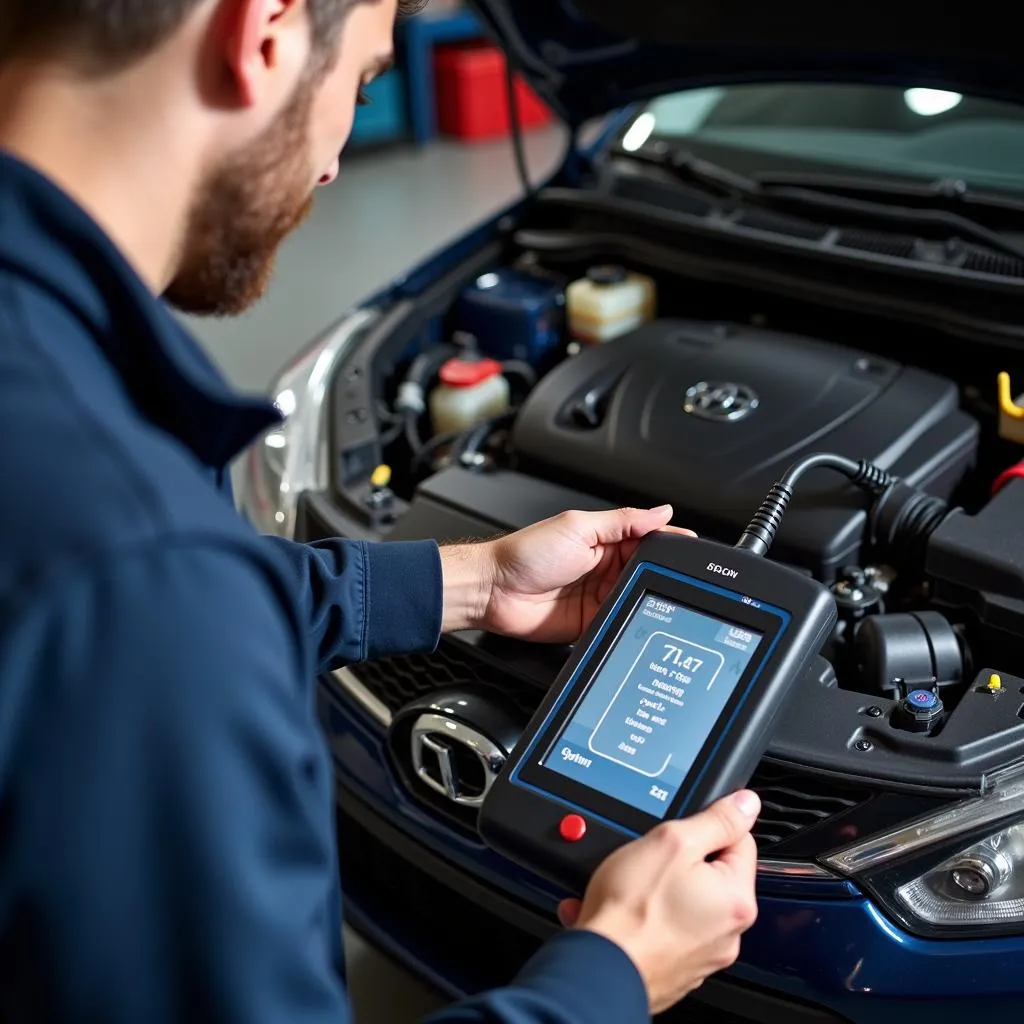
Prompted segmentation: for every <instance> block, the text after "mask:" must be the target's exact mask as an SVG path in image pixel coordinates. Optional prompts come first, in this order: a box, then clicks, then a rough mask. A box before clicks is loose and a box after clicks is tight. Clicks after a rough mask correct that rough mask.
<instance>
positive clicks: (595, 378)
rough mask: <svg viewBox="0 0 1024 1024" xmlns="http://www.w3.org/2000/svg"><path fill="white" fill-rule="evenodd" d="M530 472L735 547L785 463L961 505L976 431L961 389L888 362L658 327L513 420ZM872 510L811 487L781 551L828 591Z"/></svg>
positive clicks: (742, 332) (786, 339) (811, 480)
mask: <svg viewBox="0 0 1024 1024" xmlns="http://www.w3.org/2000/svg"><path fill="white" fill-rule="evenodd" d="M513 443H514V447H515V450H516V453H517V455H518V457H519V459H520V468H521V469H522V470H524V471H526V472H529V473H533V474H536V475H538V476H546V477H548V478H550V479H556V480H558V481H559V482H563V483H565V484H567V485H569V486H578V487H581V488H582V489H585V490H589V491H591V492H592V493H593V492H597V493H600V494H601V495H602V496H603V497H606V498H607V499H608V500H609V501H612V502H620V501H624V502H630V503H644V504H659V503H661V502H665V501H669V502H671V503H672V504H673V505H674V506H675V511H676V522H678V523H679V524H681V525H686V526H689V527H691V528H694V529H696V530H698V531H699V532H700V533H702V534H705V535H708V536H710V537H713V538H715V539H718V540H722V541H724V542H726V543H732V542H733V541H734V540H735V539H736V538H737V537H738V535H739V533H740V531H741V530H742V529H743V527H744V526H745V525H746V523H747V521H748V520H749V518H750V516H751V515H752V513H753V512H754V511H755V510H756V508H757V506H758V505H759V504H760V502H761V500H762V499H763V498H764V496H765V494H766V493H767V491H768V489H769V488H770V487H771V485H772V484H773V483H774V482H775V481H776V480H777V479H778V478H779V476H780V475H781V474H782V473H783V471H784V470H785V469H786V467H787V466H789V465H790V464H791V463H792V462H794V461H795V460H797V459H799V458H800V457H801V456H803V455H806V454H808V453H811V452H815V451H831V452H835V453H837V454H840V455H845V456H848V457H849V458H853V459H860V458H866V459H870V460H871V461H873V462H875V463H877V464H878V465H880V466H882V467H884V468H886V469H888V470H890V471H891V472H894V473H896V474H897V475H899V476H901V477H903V478H904V479H905V480H907V481H908V482H909V483H912V484H915V485H918V486H923V487H926V488H927V489H928V490H929V491H931V492H932V493H933V494H937V495H939V496H941V497H943V498H948V497H950V495H951V493H952V491H953V489H954V488H955V487H956V485H957V484H959V482H960V481H961V479H962V478H963V476H964V474H965V472H966V471H967V470H968V469H969V468H970V466H971V464H972V463H973V459H974V455H975V452H976V450H977V444H978V425H977V423H976V422H975V421H974V420H973V419H972V418H971V417H970V416H968V415H967V414H965V413H964V412H962V411H961V410H960V409H959V400H958V394H957V388H956V385H955V384H954V383H952V382H951V381H949V380H945V379H943V378H941V377H937V376H935V375H933V374H930V373H925V372H923V371H920V370H916V369H911V368H908V367H904V366H901V365H900V364H898V363H895V362H892V361H891V360H888V359H883V358H880V357H877V356H873V355H870V354H868V353H866V352H859V351H856V350H854V349H850V348H844V347H842V346H837V345H831V344H827V343H823V342H818V341H813V340H810V339H806V338H801V337H795V336H792V335H785V334H778V333H773V332H769V331H763V330H758V329H755V328H751V327H744V326H737V325H720V324H710V323H706V322H689V321H668V320H662V321H655V322H654V323H651V324H648V325H646V326H644V327H642V328H640V329H639V330H637V331H635V332H633V333H632V334H629V335H626V336H624V337H621V338H619V339H617V340H615V341H613V342H610V343H608V344H605V345H601V346H594V347H589V348H586V349H584V350H583V351H582V352H581V353H580V354H579V355H578V356H575V357H573V358H571V359H567V360H566V361H565V362H564V363H563V364H562V365H561V366H559V367H557V368H556V369H555V370H553V371H552V372H551V373H549V374H548V375H547V376H546V377H545V378H544V379H543V380H542V381H541V382H540V384H539V385H538V386H537V387H536V388H535V389H534V391H533V393H532V394H531V395H530V397H529V399H528V400H527V402H526V404H525V405H524V407H523V409H522V411H521V413H520V415H519V417H518V420H517V422H516V426H515V431H514V436H513ZM864 506H865V498H864V496H863V494H861V493H860V492H859V491H857V490H856V489H854V488H852V487H851V486H850V485H849V484H847V483H846V482H845V481H844V480H843V479H842V478H841V477H838V476H837V475H836V474H834V473H832V472H830V471H828V470H822V471H819V472H816V473H813V474H809V475H808V476H807V477H805V478H804V479H803V480H802V481H801V483H800V485H799V490H798V491H797V494H796V496H795V497H794V499H793V502H792V504H791V505H790V509H789V512H788V513H787V516H786V519H785V521H784V522H783V525H782V528H781V530H780V531H779V534H778V536H777V538H776V541H775V545H774V547H773V550H772V555H773V557H775V558H778V559H780V560H786V561H789V562H792V563H793V564H796V565H801V566H804V567H805V568H807V569H809V570H811V571H812V572H814V573H815V575H817V576H819V577H820V578H821V579H824V580H826V581H827V580H830V579H831V578H832V577H833V576H834V575H835V573H836V572H837V571H838V570H839V569H840V568H841V567H842V566H843V565H844V564H846V563H847V562H855V561H856V560H857V556H858V553H859V550H860V547H861V542H862V534H863V530H864Z"/></svg>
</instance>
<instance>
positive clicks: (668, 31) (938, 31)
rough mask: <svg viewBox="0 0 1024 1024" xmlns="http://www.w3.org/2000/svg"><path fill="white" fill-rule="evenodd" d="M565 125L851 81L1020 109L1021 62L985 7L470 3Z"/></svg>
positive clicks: (819, 0) (982, 1) (1003, 20)
mask: <svg viewBox="0 0 1024 1024" xmlns="http://www.w3.org/2000/svg"><path fill="white" fill-rule="evenodd" d="M472 3H473V5H474V6H475V7H476V9H477V11H478V12H479V14H480V16H481V18H482V19H483V21H484V22H485V24H486V25H487V26H488V28H489V29H490V31H491V32H492V33H493V34H494V36H495V38H496V39H497V40H498V42H499V43H500V44H501V46H502V47H503V48H504V50H505V51H506V53H508V54H509V56H510V58H511V60H512V62H513V63H514V64H515V65H516V66H517V67H518V69H519V70H520V71H521V72H522V73H523V74H524V75H525V77H526V78H527V79H528V80H529V81H530V83H531V84H532V85H533V87H534V88H535V89H536V90H537V92H538V93H539V94H540V95H541V96H542V97H543V98H544V99H545V101H546V102H547V103H548V104H549V105H550V106H551V107H552V109H554V110H555V111H556V112H557V113H558V114H559V115H560V116H561V117H562V118H563V119H564V120H565V121H566V122H567V123H568V124H570V125H571V126H574V127H575V126H578V125H580V124H582V123H583V122H584V121H586V120H587V119H589V118H591V117H595V116H598V115H601V114H605V113H608V112H609V111H611V110H614V109H617V108H619V107H623V106H627V105H629V104H632V103H636V102H640V101H644V100H647V99H650V98H652V97H654V96H658V95H662V94H665V93H670V92H675V91H678V90H681V89H687V88H698V87H702V86H710V85H725V84H730V83H751V82H798V81H802V82H808V81H810V82H822V83H827V82H857V83H862V84H876V85H891V86H897V87H900V88H909V87H912V86H918V87H926V88H934V89H948V90H954V91H957V92H961V93H965V94H968V95H975V96H987V97H990V98H993V99H1003V100H1009V101H1011V102H1024V54H1022V53H1021V47H1020V45H1019V43H1018V42H1017V37H1016V35H1015V33H1011V32H1010V31H1009V29H1010V24H1009V21H1008V15H1007V13H1006V11H1007V10H1008V8H1005V7H1004V8H1003V9H1002V12H1000V10H999V9H998V8H997V7H996V5H995V3H994V0H975V2H974V3H971V4H969V5H961V4H949V3H942V0H933V2H931V3H926V2H923V0H889V2H881V0H863V2H861V3H858V4H835V3H827V2H825V0H776V2H775V3H755V2H753V0H742V2H741V0H472Z"/></svg>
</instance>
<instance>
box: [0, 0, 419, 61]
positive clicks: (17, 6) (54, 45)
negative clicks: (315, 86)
mask: <svg viewBox="0 0 1024 1024" xmlns="http://www.w3.org/2000/svg"><path fill="white" fill-rule="evenodd" d="M201 2H202V0H0V63H3V62H6V61H9V60H12V59H16V58H18V57H24V56H32V55H35V54H38V53H40V52H46V53H52V52H54V51H58V52H60V53H61V54H62V55H67V56H68V57H70V58H72V59H74V60H75V62H76V63H81V64H82V65H83V66H84V68H86V69H88V70H91V71H96V72H101V71H111V70H117V69H120V68H122V67H126V66H127V65H129V64H131V63H133V62H134V61H136V60H139V59H141V58H142V57H145V56H147V55H148V54H149V53H150V52H152V51H153V50H155V49H156V48H157V47H158V46H160V45H161V43H163V42H165V41H166V40H167V39H168V38H170V36H172V35H173V34H174V33H175V32H176V31H177V30H178V29H179V28H180V27H181V25H182V24H183V23H184V21H185V19H186V18H187V17H188V16H189V15H190V14H191V13H192V11H193V10H195V8H196V7H198V6H199V4H200V3H201ZM370 2H374V0H306V7H307V10H308V12H309V21H310V30H311V32H312V36H313V46H314V49H315V51H317V52H318V53H319V54H321V55H322V54H323V53H324V52H325V51H329V50H332V49H333V47H334V45H335V43H336V42H337V39H338V35H339V33H340V31H341V26H342V24H343V22H344V20H345V14H346V13H347V12H348V11H349V9H350V8H352V7H355V6H357V5H358V4H361V3H370ZM424 2H425V0H398V12H399V15H409V14H414V13H415V12H416V11H418V10H419V9H420V8H421V7H423V5H424Z"/></svg>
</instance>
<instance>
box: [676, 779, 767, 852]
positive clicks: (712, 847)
mask: <svg viewBox="0 0 1024 1024" xmlns="http://www.w3.org/2000/svg"><path fill="white" fill-rule="evenodd" d="M760 813H761V799H760V797H758V795H757V794H756V793H754V792H751V791H750V790H748V789H744V790H740V791H739V792H738V793H733V794H732V795H731V796H727V797H723V798H722V799H721V800H719V801H717V802H716V803H713V804H712V805H711V806H710V807H709V808H707V810H704V811H701V812H700V813H699V814H695V815H693V817H692V818H687V819H685V821H684V822H683V824H685V826H686V845H687V848H688V849H690V850H691V851H692V852H693V854H694V855H695V856H698V857H702V858H703V857H709V856H710V855H711V854H713V853H719V852H720V851H722V850H727V849H729V847H732V846H735V845H736V844H737V843H739V842H740V840H742V838H743V837H744V836H745V835H747V834H748V833H749V832H750V829H751V826H752V825H753V824H754V822H755V821H756V820H757V816H758V814H760Z"/></svg>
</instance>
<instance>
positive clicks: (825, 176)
mask: <svg viewBox="0 0 1024 1024" xmlns="http://www.w3.org/2000/svg"><path fill="white" fill-rule="evenodd" d="M756 184H757V185H758V186H760V187H761V188H762V189H764V190H766V191H771V190H775V189H780V188H782V189H785V188H805V189H812V190H815V191H823V192H832V193H835V194H838V195H845V196H848V197H849V198H851V199H869V200H875V201H877V202H883V203H885V202H892V201H893V200H896V201H900V200H906V201H908V202H911V203H927V204H928V205H929V206H931V207H936V208H941V209H945V210H949V211H950V212H952V213H956V212H959V211H960V210H963V209H973V210H976V211H978V212H979V213H980V212H982V211H985V212H988V211H991V212H998V213H1012V214H1016V215H1018V216H1021V217H1024V200H1022V199H1014V198H1012V197H1010V196H1005V195H996V194H994V193H991V192H980V191H978V190H977V189H975V188H972V187H971V186H969V185H968V184H967V182H966V181H964V180H963V179H962V178H938V179H935V180H933V181H910V180H898V179H894V178H866V177H855V176H854V175H849V174H835V173H830V172H824V171H806V172H777V171H772V172H766V173H764V174H760V175H758V177H757V181H756Z"/></svg>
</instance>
